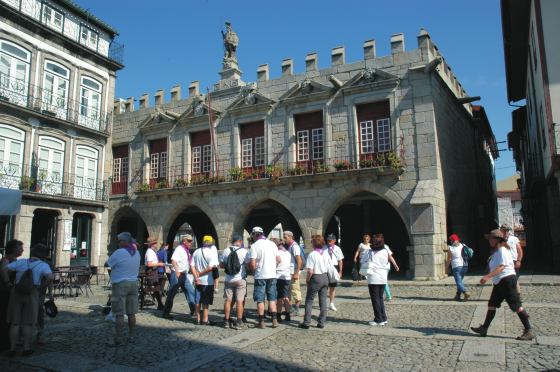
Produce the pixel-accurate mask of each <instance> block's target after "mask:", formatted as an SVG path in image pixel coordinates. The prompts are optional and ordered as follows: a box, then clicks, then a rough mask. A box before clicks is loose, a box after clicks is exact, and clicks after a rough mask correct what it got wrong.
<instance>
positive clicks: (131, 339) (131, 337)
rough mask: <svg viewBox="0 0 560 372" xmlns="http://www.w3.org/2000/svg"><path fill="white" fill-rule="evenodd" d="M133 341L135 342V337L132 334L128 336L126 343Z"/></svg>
mask: <svg viewBox="0 0 560 372" xmlns="http://www.w3.org/2000/svg"><path fill="white" fill-rule="evenodd" d="M135 342H136V339H135V338H134V336H130V337H129V338H128V343H129V344H133V343H135Z"/></svg>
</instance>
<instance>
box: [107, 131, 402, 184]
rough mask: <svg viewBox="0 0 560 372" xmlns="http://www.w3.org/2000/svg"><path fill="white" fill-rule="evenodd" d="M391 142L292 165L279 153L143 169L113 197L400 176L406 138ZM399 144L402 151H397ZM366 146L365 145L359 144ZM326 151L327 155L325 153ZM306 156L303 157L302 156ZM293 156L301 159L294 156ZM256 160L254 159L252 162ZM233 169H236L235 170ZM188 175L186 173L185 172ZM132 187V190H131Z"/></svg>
mask: <svg viewBox="0 0 560 372" xmlns="http://www.w3.org/2000/svg"><path fill="white" fill-rule="evenodd" d="M387 140H390V141H391V143H392V145H391V146H384V147H383V148H384V149H385V151H378V150H379V147H378V143H374V142H378V141H370V142H371V145H370V146H369V147H367V146H366V147H364V148H365V149H369V150H370V152H367V153H362V154H359V155H357V154H355V150H356V149H357V148H358V147H357V146H355V145H356V144H353V143H344V144H333V145H332V146H330V149H329V148H328V147H325V148H324V149H321V150H320V151H317V152H316V153H320V154H325V153H329V154H330V155H329V158H328V159H327V158H321V159H309V156H307V155H311V153H312V152H311V151H310V152H309V154H301V153H300V154H299V156H300V158H299V160H294V161H289V160H288V159H289V155H290V154H289V152H288V151H280V152H275V153H273V154H272V159H271V161H270V163H269V164H268V165H264V164H262V165H253V163H252V161H251V164H250V166H245V167H243V166H240V165H239V164H243V161H244V160H245V164H248V163H247V161H246V159H243V158H234V159H229V158H228V159H218V167H217V169H216V166H215V163H214V162H207V163H203V162H202V163H197V164H195V165H194V167H193V164H186V165H185V167H183V166H182V165H181V166H168V167H165V168H164V169H158V171H157V172H154V170H150V171H148V172H144V170H143V169H141V170H138V171H136V173H135V175H134V176H133V177H132V179H131V180H130V183H128V182H126V183H125V182H119V183H118V184H117V186H116V187H112V194H113V195H116V194H127V193H129V192H132V193H134V192H148V191H151V190H161V189H171V188H182V187H191V186H203V185H213V184H219V183H224V182H247V181H252V180H266V179H268V180H269V181H272V182H275V183H279V182H281V181H288V182H289V181H290V180H293V178H292V177H299V176H309V175H315V176H327V177H328V175H329V174H330V176H333V177H334V176H335V175H336V174H337V173H341V172H353V171H356V172H363V171H364V170H370V171H372V172H373V173H378V174H391V173H394V174H400V173H402V172H403V171H404V170H405V166H406V162H405V157H404V149H403V146H402V142H403V140H404V138H403V137H399V138H391V139H384V140H380V141H384V143H385V142H386V141H387ZM397 142H400V146H399V150H391V149H388V148H393V149H394V148H395V145H396V143H397ZM359 145H360V146H363V145H364V143H363V142H362V143H360V144H359ZM323 150H324V151H323ZM302 155H303V156H302ZM294 156H298V155H297V154H294ZM252 160H254V159H252ZM232 165H234V166H232ZM185 169H187V170H188V171H187V172H185V171H184V170H185ZM129 185H130V189H128V186H129Z"/></svg>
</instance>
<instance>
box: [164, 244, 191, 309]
mask: <svg viewBox="0 0 560 372" xmlns="http://www.w3.org/2000/svg"><path fill="white" fill-rule="evenodd" d="M192 244H193V237H192V236H191V235H189V234H187V235H185V236H184V237H183V241H182V242H181V244H180V245H178V246H177V247H176V248H175V250H174V251H173V256H171V263H172V264H173V269H174V270H173V271H172V272H171V275H172V277H171V282H170V287H169V292H168V293H167V298H166V299H165V306H164V308H163V314H162V318H165V319H173V315H171V314H170V313H171V310H172V309H173V300H174V299H175V296H176V295H177V292H178V291H179V288H181V289H182V290H183V293H184V294H185V298H186V299H187V302H188V304H189V309H190V310H191V316H193V315H194V314H195V312H196V305H195V301H194V288H193V286H192V284H191V282H190V281H189V279H188V277H187V275H188V273H189V271H190V267H191V266H190V265H191V255H190V253H189V249H190V248H191V246H192ZM173 277H174V278H173Z"/></svg>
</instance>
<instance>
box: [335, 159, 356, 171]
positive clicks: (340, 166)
mask: <svg viewBox="0 0 560 372" xmlns="http://www.w3.org/2000/svg"><path fill="white" fill-rule="evenodd" d="M333 167H334V169H336V170H337V171H340V170H346V169H352V168H353V167H354V165H353V164H352V163H349V162H348V161H347V160H342V161H336V160H333Z"/></svg>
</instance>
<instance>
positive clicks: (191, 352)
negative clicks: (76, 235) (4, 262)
mask: <svg viewBox="0 0 560 372" xmlns="http://www.w3.org/2000/svg"><path fill="white" fill-rule="evenodd" d="M476 278H479V276H477V275H471V276H469V277H468V278H467V279H466V282H467V283H470V284H469V285H468V289H469V291H470V292H471V293H472V297H471V299H472V300H469V301H468V302H466V303H465V302H456V301H453V300H451V298H452V297H453V296H454V294H455V287H454V286H452V285H448V284H450V283H451V282H450V281H449V280H448V279H444V280H443V281H439V282H425V283H423V282H411V281H398V280H395V281H393V282H392V283H393V285H392V289H391V290H392V293H393V300H391V301H389V302H387V305H386V306H387V316H388V320H389V323H388V324H387V325H386V326H384V327H371V326H369V325H368V321H370V320H372V318H373V311H372V307H371V303H370V300H369V295H368V290H367V286H366V285H365V284H364V282H362V283H361V284H357V283H355V282H351V281H345V282H344V283H343V284H344V286H343V287H341V288H338V290H337V300H336V304H337V308H338V311H337V312H333V311H330V310H329V314H328V315H329V316H328V319H327V324H326V327H325V328H324V329H318V328H316V327H315V325H316V318H315V319H314V320H313V322H312V327H311V328H310V329H309V330H302V329H299V328H297V325H298V324H299V323H300V322H301V320H302V318H303V317H302V316H299V317H293V318H292V321H291V322H282V323H281V325H280V327H278V328H275V329H274V328H271V327H270V324H271V323H270V322H267V326H269V327H268V328H267V329H263V330H261V329H256V328H253V326H254V324H255V323H256V310H255V309H256V304H255V303H254V302H253V301H252V299H251V295H252V284H250V288H251V290H250V291H249V297H248V298H247V308H248V311H247V312H246V315H247V317H248V318H249V322H248V324H249V329H247V330H244V331H237V330H234V329H226V328H224V327H223V326H224V323H223V321H222V317H223V311H222V309H223V302H224V300H223V299H222V298H221V295H220V296H216V298H215V301H214V306H212V307H211V311H210V319H211V320H214V321H217V322H218V324H217V325H216V326H213V327H210V326H199V325H196V324H194V320H193V319H192V318H191V317H190V316H189V315H186V314H188V306H187V303H186V301H185V298H184V296H183V295H182V294H180V295H178V296H177V297H176V301H175V307H174V309H173V314H174V315H175V319H174V320H171V321H170V320H165V319H162V318H161V317H160V316H161V311H156V310H154V306H151V307H148V308H147V309H146V310H143V311H141V312H140V314H139V315H138V318H137V319H138V326H137V332H136V333H137V337H136V339H137V340H136V343H134V344H129V343H127V344H126V345H125V346H124V347H119V348H111V347H107V346H105V342H106V341H107V340H109V339H110V338H112V337H114V334H115V327H114V324H113V323H109V322H106V321H105V316H104V315H103V314H102V306H101V305H102V304H104V303H105V302H106V300H107V294H108V293H109V291H108V290H106V289H104V287H103V286H102V285H99V286H96V285H94V286H93V291H94V293H95V295H93V296H90V297H89V298H86V297H85V296H80V297H78V298H76V299H74V298H69V299H66V300H62V299H60V300H57V304H58V307H59V311H60V312H59V315H58V316H57V317H56V318H55V319H50V318H47V325H46V327H47V330H46V337H45V340H46V341H47V342H46V344H45V345H43V346H39V345H36V344H35V343H32V346H31V347H32V348H33V349H35V350H36V353H35V354H34V355H32V356H30V357H26V358H22V357H21V356H19V355H18V356H16V357H15V358H12V359H9V358H7V357H6V355H5V353H4V354H2V355H1V356H0V370H3V371H4V370H6V371H7V370H14V371H15V370H17V371H84V372H85V371H124V372H126V371H153V370H164V371H167V372H171V371H194V370H201V371H217V370H225V371H257V370H259V371H261V370H267V371H268V370H270V371H303V370H305V371H308V370H312V371H347V370H389V371H432V370H434V371H479V370H484V371H530V370H538V371H542V370H545V371H546V370H560V337H559V333H560V322H559V321H558V319H559V315H560V301H559V300H560V286H557V285H555V284H558V282H557V278H558V277H557V276H554V275H526V276H525V278H523V276H522V279H523V280H524V281H525V282H533V284H526V285H525V286H524V287H523V300H524V305H525V306H526V307H527V309H528V312H529V313H530V315H531V323H532V325H533V328H534V329H535V332H536V334H537V339H536V340H534V341H532V342H522V341H517V340H516V339H515V337H516V336H518V335H520V334H521V331H522V329H521V324H520V322H519V319H518V318H517V316H516V315H515V314H513V313H512V312H511V311H510V310H509V308H507V306H506V308H505V309H504V307H502V308H501V309H499V310H498V312H497V315H496V318H495V320H494V322H493V323H492V327H491V328H490V331H489V335H488V337H486V338H480V337H478V336H477V335H475V334H474V333H473V332H472V331H470V329H469V327H470V326H472V325H478V324H479V323H482V322H483V321H484V317H485V314H486V301H487V299H488V298H489V296H490V291H491V286H490V285H485V286H476V285H475V284H474V283H475V280H476ZM222 279H223V276H222ZM249 279H251V278H249ZM221 285H222V288H223V283H221ZM302 289H303V292H304V293H305V287H303V288H302ZM220 292H221V291H220ZM315 305H317V304H315ZM300 315H303V311H301V312H300ZM314 315H315V316H316V315H318V306H316V307H315V309H314ZM127 332H128V331H127V327H126V325H125V337H124V339H125V341H127V339H128V335H127Z"/></svg>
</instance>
